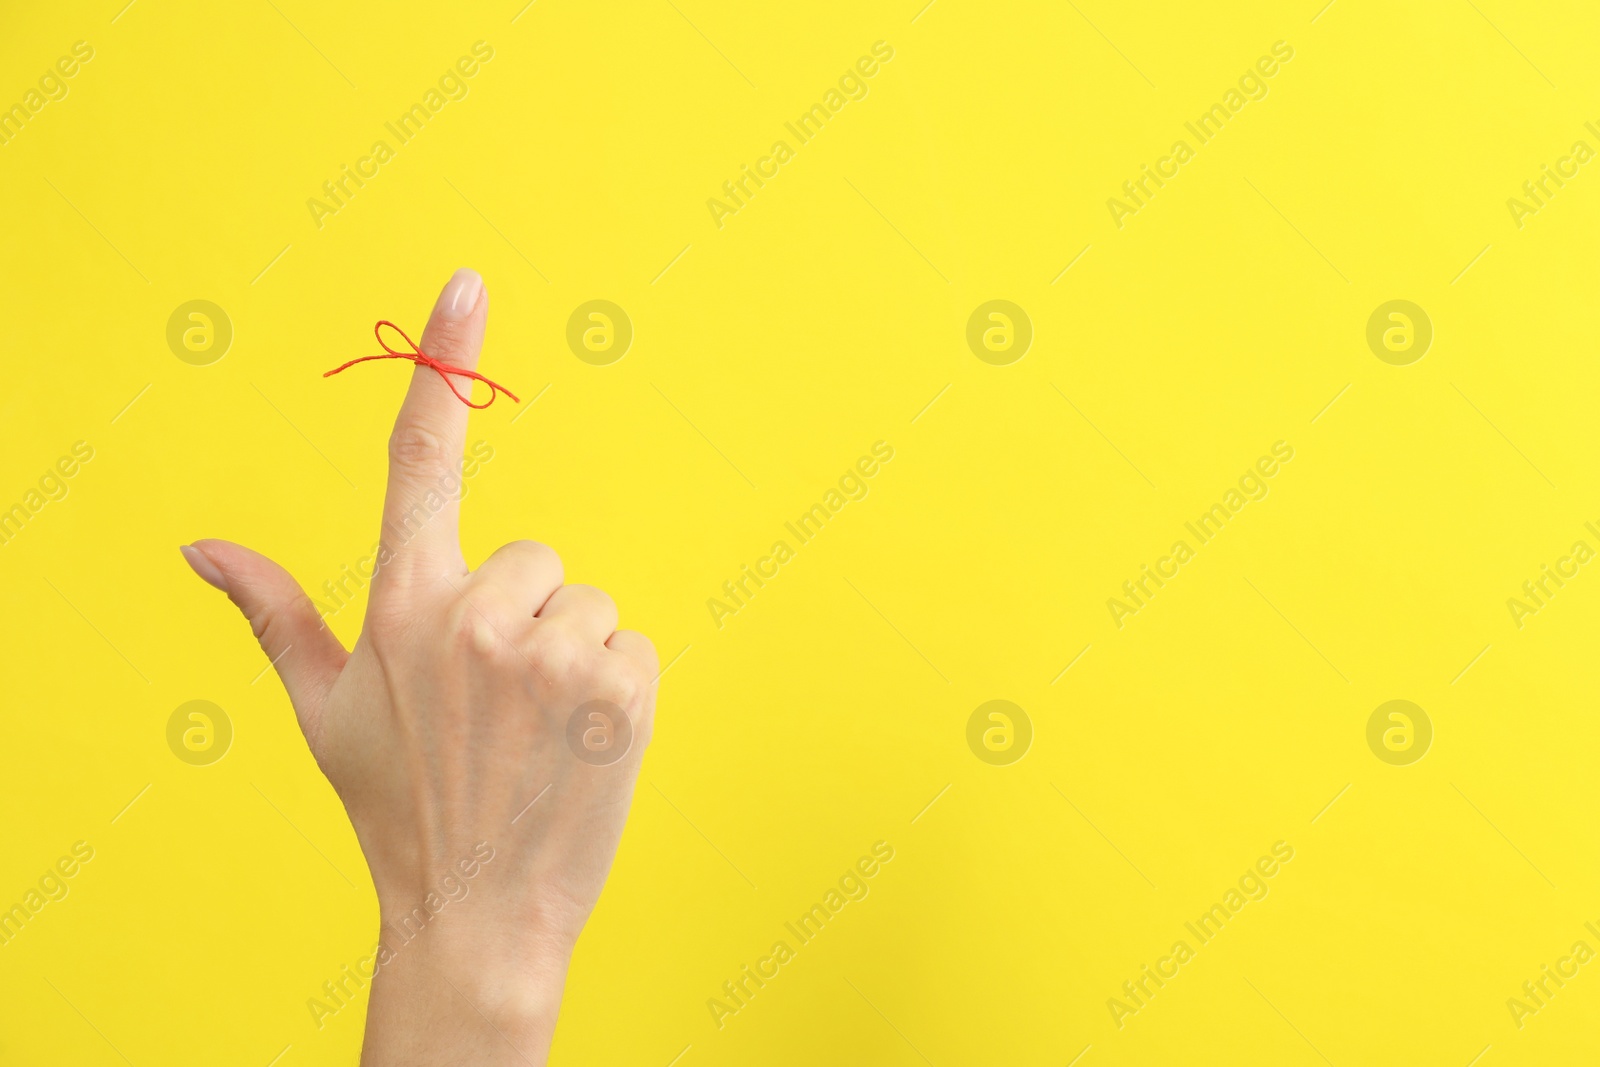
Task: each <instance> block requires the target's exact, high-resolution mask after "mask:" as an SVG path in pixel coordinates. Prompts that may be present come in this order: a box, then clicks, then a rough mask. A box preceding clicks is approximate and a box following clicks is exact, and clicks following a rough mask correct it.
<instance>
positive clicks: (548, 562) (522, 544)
mask: <svg viewBox="0 0 1600 1067" xmlns="http://www.w3.org/2000/svg"><path fill="white" fill-rule="evenodd" d="M506 547H507V548H514V550H515V551H517V552H520V553H522V554H523V555H524V556H526V557H527V558H528V560H529V561H530V562H531V563H532V564H533V565H534V566H535V567H536V568H538V569H540V570H543V571H547V572H549V573H551V574H553V575H555V580H556V582H557V583H559V582H561V581H562V579H563V578H565V577H566V567H565V566H564V565H563V564H562V562H561V555H560V554H559V553H558V552H556V550H555V549H553V548H551V547H550V546H549V545H547V544H545V543H543V542H542V541H513V542H511V544H510V545H507V546H506Z"/></svg>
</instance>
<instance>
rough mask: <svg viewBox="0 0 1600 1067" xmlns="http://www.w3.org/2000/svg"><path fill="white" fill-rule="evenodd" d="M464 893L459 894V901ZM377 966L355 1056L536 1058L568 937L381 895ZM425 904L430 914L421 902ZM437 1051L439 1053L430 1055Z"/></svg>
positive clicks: (541, 1052) (540, 1056) (560, 982)
mask: <svg viewBox="0 0 1600 1067" xmlns="http://www.w3.org/2000/svg"><path fill="white" fill-rule="evenodd" d="M463 903H464V902H463ZM379 910H380V914H381V915H382V917H383V921H382V924H381V926H380V929H379V946H378V952H377V973H376V974H375V975H374V976H373V981H372V1000H371V1004H370V1006H369V1009H368V1017H367V1040H366V1045H365V1049H364V1052H363V1058H362V1063H363V1064H364V1065H366V1067H384V1065H387V1064H390V1063H395V1064H399V1063H412V1062H419V1061H426V1062H437V1063H453V1062H457V1061H456V1060H455V1059H454V1058H452V1057H453V1056H454V1055H457V1054H459V1053H461V1052H466V1051H468V1050H471V1051H472V1055H471V1056H466V1057H463V1058H462V1059H461V1060H460V1061H459V1062H462V1063H475V1064H476V1063H482V1064H498V1063H500V1062H502V1061H503V1062H505V1063H507V1064H529V1063H532V1064H543V1063H544V1062H545V1057H546V1055H547V1054H548V1051H549V1047H550V1041H551V1039H552V1037H553V1036H554V1033H555V1025H556V1017H557V1015H558V1013H559V1011H560V1006H561V992H562V987H563V986H564V984H565V982H566V973H567V964H568V961H569V959H570V958H571V949H572V946H571V945H570V944H569V943H566V942H564V941H563V940H562V939H559V938H554V937H541V936H533V935H530V934H528V933H527V932H526V931H525V930H519V929H518V925H517V924H516V923H515V922H513V921H508V920H504V919H501V918H499V917H494V918H493V919H490V918H489V917H486V916H481V915H474V914H472V913H471V911H470V910H468V909H466V908H464V907H461V908H456V909H455V912H454V914H452V909H451V908H445V909H444V910H442V911H440V912H438V913H437V914H429V915H428V918H427V921H426V922H425V923H423V922H422V919H421V916H419V914H418V912H417V910H416V909H412V908H389V907H385V906H383V904H382V902H380V909H379ZM424 914H427V913H426V912H424ZM429 1056H436V1057H438V1058H437V1059H431V1060H430V1059H428V1057H429Z"/></svg>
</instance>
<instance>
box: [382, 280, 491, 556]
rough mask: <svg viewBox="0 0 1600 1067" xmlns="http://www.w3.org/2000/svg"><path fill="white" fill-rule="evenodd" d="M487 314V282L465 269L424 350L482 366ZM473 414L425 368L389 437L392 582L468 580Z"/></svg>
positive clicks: (445, 293) (460, 383)
mask: <svg viewBox="0 0 1600 1067" xmlns="http://www.w3.org/2000/svg"><path fill="white" fill-rule="evenodd" d="M488 315H489V294H488V292H487V291H486V290H485V289H484V286H483V279H482V278H481V277H479V276H478V273H477V272H476V271H473V270H468V269H466V268H465V267H463V268H462V269H461V270H458V271H456V272H455V274H454V275H452V276H451V278H450V280H449V282H447V283H446V284H445V287H444V289H443V290H442V291H441V292H440V293H439V299H438V300H437V301H436V302H435V303H434V305H433V314H432V315H430V316H429V318H428V325H427V327H426V328H425V329H424V330H423V331H422V341H421V344H420V347H421V349H422V351H423V352H424V353H426V354H427V355H429V356H431V357H433V358H434V359H436V360H439V361H440V362H441V363H447V364H451V365H453V366H458V367H463V368H465V369H467V370H472V369H473V368H475V367H476V366H477V365H478V351H479V349H480V348H481V347H482V345H483V332H484V326H485V323H486V322H487V319H488ZM453 381H454V382H455V384H456V388H457V389H460V390H461V391H462V392H463V393H466V394H467V395H471V394H470V392H469V390H470V387H471V385H472V381H471V380H470V379H468V378H466V377H464V376H456V377H455V378H454V379H453ZM467 414H468V408H467V406H466V405H465V404H463V403H462V402H461V400H460V399H459V398H458V397H457V396H456V395H455V393H454V392H453V391H452V390H451V387H450V383H447V382H446V381H445V376H444V375H443V374H441V373H440V372H439V371H437V370H435V369H434V368H432V367H429V366H425V365H424V364H421V363H418V364H417V365H416V367H415V369H414V370H413V371H412V372H411V387H410V389H409V390H407V392H406V398H405V401H404V403H402V404H401V405H400V414H399V416H398V417H397V418H396V419H395V423H394V432H393V433H392V434H391V435H390V437H389V484H388V488H387V489H386V490H385V492H384V498H383V530H382V537H381V544H382V549H380V552H379V561H380V570H387V571H389V573H390V574H391V576H392V578H399V579H401V580H402V581H404V580H415V579H420V580H423V581H431V580H433V579H434V578H435V577H436V576H438V575H440V574H457V575H460V574H465V573H466V570H467V568H466V562H465V561H464V560H463V559H462V556H461V543H460V540H459V537H458V522H459V519H460V493H461V454H462V450H463V449H464V447H465V445H466V437H467ZM408 576H409V578H408ZM382 584H385V585H387V584H388V583H387V582H385V583H382Z"/></svg>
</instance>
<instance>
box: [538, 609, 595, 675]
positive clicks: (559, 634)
mask: <svg viewBox="0 0 1600 1067" xmlns="http://www.w3.org/2000/svg"><path fill="white" fill-rule="evenodd" d="M532 644H533V661H534V663H535V664H537V666H538V668H539V671H540V673H541V674H544V675H545V676H546V677H548V678H550V679H551V680H556V679H571V678H573V677H574V676H576V675H578V674H579V673H580V672H581V671H582V670H583V669H584V665H585V664H586V662H587V661H588V660H589V659H590V653H589V650H588V649H587V648H585V647H584V642H583V640H582V639H581V638H580V637H579V636H578V635H577V634H575V633H573V632H572V631H571V630H570V629H568V628H567V627H566V626H563V625H561V624H559V623H551V622H545V623H543V624H542V625H539V626H536V627H534V631H533V639H532Z"/></svg>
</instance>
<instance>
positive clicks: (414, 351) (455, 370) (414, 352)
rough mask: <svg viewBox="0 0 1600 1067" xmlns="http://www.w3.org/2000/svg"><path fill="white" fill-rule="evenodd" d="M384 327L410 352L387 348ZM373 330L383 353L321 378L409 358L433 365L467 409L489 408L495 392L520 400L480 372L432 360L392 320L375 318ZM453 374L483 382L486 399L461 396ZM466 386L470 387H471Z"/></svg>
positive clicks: (419, 362)
mask: <svg viewBox="0 0 1600 1067" xmlns="http://www.w3.org/2000/svg"><path fill="white" fill-rule="evenodd" d="M385 326H387V327H389V329H391V330H393V331H394V332H395V333H397V334H399V335H400V336H401V337H405V339H406V344H408V345H410V346H411V351H409V352H397V351H395V350H394V349H392V348H390V347H389V343H388V342H387V341H385V340H384V339H383V328H384V327H385ZM372 333H373V335H374V336H376V337H377V338H378V343H379V344H380V345H382V346H383V354H382V355H377V356H362V357H361V358H360V359H352V360H351V361H350V362H349V363H346V364H344V366H341V367H335V368H333V369H332V370H330V371H327V372H326V373H324V374H323V377H324V378H331V377H332V376H333V375H335V374H338V373H339V372H340V371H342V370H346V369H348V368H350V367H354V366H355V365H356V364H357V363H365V362H366V361H367V360H369V359H409V360H410V361H411V362H413V363H416V364H418V365H420V366H423V367H432V368H433V369H434V370H435V371H437V372H438V374H439V377H441V378H443V379H444V384H446V385H448V386H449V387H450V391H451V392H452V393H454V394H456V399H457V400H459V401H461V402H462V403H463V404H465V405H467V407H469V408H479V409H482V408H486V407H488V406H489V405H490V404H493V403H494V398H495V394H496V393H504V394H506V396H509V397H510V398H511V402H512V403H513V404H520V403H522V401H520V400H518V399H517V395H516V394H515V393H513V392H512V391H511V390H509V389H507V388H506V387H505V386H503V385H500V384H498V383H496V382H491V381H490V380H489V379H488V378H485V377H484V376H483V375H481V374H479V373H478V372H477V371H473V370H468V369H467V368H466V367H458V366H456V365H455V364H453V363H445V362H444V361H442V360H437V359H434V358H433V357H432V356H430V355H428V354H427V353H426V352H424V351H423V350H422V349H420V348H418V347H417V342H415V341H413V340H412V339H411V338H410V337H407V336H406V332H405V331H404V330H402V329H401V328H400V327H398V326H396V325H395V324H394V323H392V322H390V321H389V320H388V319H380V320H378V324H377V325H376V326H374V327H373V328H372ZM452 374H459V375H461V376H462V377H463V378H470V379H472V380H473V381H477V382H482V383H483V384H484V385H487V386H488V387H489V399H488V400H485V401H484V402H483V403H481V404H474V403H473V402H472V397H471V396H462V395H461V390H460V389H457V388H456V383H455V382H453V381H451V380H450V375H452ZM468 388H469V389H470V386H469V387H468Z"/></svg>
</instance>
